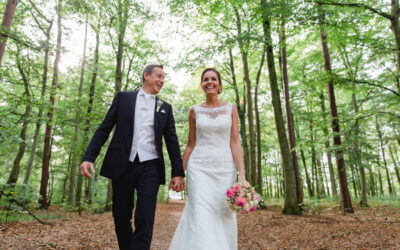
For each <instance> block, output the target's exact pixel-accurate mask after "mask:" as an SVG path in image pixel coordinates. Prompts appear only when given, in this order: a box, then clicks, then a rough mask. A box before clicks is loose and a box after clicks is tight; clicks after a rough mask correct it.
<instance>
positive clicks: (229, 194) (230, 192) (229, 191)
mask: <svg viewBox="0 0 400 250" xmlns="http://www.w3.org/2000/svg"><path fill="white" fill-rule="evenodd" d="M226 196H228V198H232V197H234V196H235V191H233V190H232V189H231V188H229V189H228V190H226Z"/></svg>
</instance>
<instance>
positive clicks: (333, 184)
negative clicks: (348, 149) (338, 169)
mask: <svg viewBox="0 0 400 250" xmlns="http://www.w3.org/2000/svg"><path fill="white" fill-rule="evenodd" d="M319 98H320V99H321V111H322V117H323V119H324V121H327V120H328V119H327V117H326V116H327V115H326V114H327V113H326V108H325V96H324V93H323V92H321V94H320V95H319ZM322 131H323V132H324V136H325V137H326V138H328V135H329V131H328V127H325V126H323V127H322ZM324 141H325V148H326V156H327V158H328V168H329V179H330V182H331V190H332V196H333V197H334V198H336V197H337V195H338V194H337V187H336V179H335V171H334V169H333V164H332V155H331V149H330V146H331V145H330V143H329V140H327V139H325V140H324Z"/></svg>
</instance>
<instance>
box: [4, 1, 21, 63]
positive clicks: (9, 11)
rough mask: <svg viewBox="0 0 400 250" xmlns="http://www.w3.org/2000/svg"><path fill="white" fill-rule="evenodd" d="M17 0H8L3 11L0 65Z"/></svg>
mask: <svg viewBox="0 0 400 250" xmlns="http://www.w3.org/2000/svg"><path fill="white" fill-rule="evenodd" d="M17 5H18V1H17V0H8V1H7V5H6V9H5V11H4V16H3V22H2V23H1V33H0V65H1V61H2V59H3V55H4V51H5V49H6V42H7V38H8V35H9V32H10V27H11V24H12V22H13V20H14V13H15V9H16V8H17Z"/></svg>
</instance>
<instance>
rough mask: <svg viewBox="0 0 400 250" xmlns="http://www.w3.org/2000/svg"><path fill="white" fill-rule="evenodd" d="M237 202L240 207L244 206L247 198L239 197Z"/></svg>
mask: <svg viewBox="0 0 400 250" xmlns="http://www.w3.org/2000/svg"><path fill="white" fill-rule="evenodd" d="M235 204H236V205H237V206H239V207H243V206H244V205H245V204H246V199H245V198H243V197H237V198H236V200H235Z"/></svg>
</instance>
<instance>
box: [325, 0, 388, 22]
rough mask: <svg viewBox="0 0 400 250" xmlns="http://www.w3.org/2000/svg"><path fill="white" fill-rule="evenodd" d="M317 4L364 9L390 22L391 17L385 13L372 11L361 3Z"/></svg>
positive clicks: (372, 9)
mask: <svg viewBox="0 0 400 250" xmlns="http://www.w3.org/2000/svg"><path fill="white" fill-rule="evenodd" d="M317 3H318V4H321V5H322V4H324V5H335V6H341V7H356V8H365V9H367V10H369V11H371V12H373V13H375V14H378V15H380V16H382V17H384V18H387V19H389V20H392V19H393V17H392V16H391V15H389V14H387V13H385V12H382V11H380V10H377V9H374V8H372V7H371V6H368V5H366V4H363V3H336V2H324V1H317Z"/></svg>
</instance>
